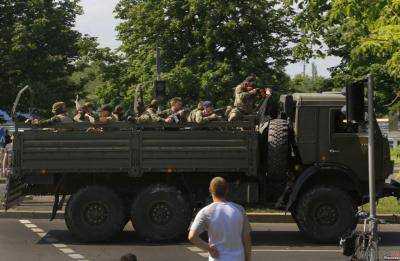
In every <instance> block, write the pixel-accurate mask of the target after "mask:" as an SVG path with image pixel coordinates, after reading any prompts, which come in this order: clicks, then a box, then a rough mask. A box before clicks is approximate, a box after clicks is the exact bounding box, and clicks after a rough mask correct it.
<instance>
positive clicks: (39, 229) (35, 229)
mask: <svg viewBox="0 0 400 261" xmlns="http://www.w3.org/2000/svg"><path fill="white" fill-rule="evenodd" d="M31 230H32V232H35V233H44V231H43V229H41V228H31Z"/></svg>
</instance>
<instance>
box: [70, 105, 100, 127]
mask: <svg viewBox="0 0 400 261" xmlns="http://www.w3.org/2000/svg"><path fill="white" fill-rule="evenodd" d="M96 120H97V117H96V115H95V114H94V113H93V104H92V103H91V102H86V103H85V104H84V105H83V106H82V108H80V109H79V110H78V111H77V113H76V115H75V117H74V121H75V122H90V123H95V122H96Z"/></svg>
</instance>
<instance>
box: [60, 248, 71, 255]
mask: <svg viewBox="0 0 400 261" xmlns="http://www.w3.org/2000/svg"><path fill="white" fill-rule="evenodd" d="M58 250H60V251H61V252H63V253H64V254H72V253H75V251H74V250H73V249H71V248H60V249H58Z"/></svg>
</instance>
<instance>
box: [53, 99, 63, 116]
mask: <svg viewBox="0 0 400 261" xmlns="http://www.w3.org/2000/svg"><path fill="white" fill-rule="evenodd" d="M65 108H66V105H65V102H56V103H54V104H53V107H52V109H51V111H52V112H53V113H54V114H59V113H63V112H65Z"/></svg>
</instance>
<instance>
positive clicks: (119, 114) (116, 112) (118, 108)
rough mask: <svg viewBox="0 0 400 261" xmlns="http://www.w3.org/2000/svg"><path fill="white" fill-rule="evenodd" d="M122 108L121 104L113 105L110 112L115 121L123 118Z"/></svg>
mask: <svg viewBox="0 0 400 261" xmlns="http://www.w3.org/2000/svg"><path fill="white" fill-rule="evenodd" d="M124 114H125V113H124V108H123V107H122V106H121V105H117V106H115V109H114V111H113V113H112V116H113V117H114V119H115V121H123V120H124Z"/></svg>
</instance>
